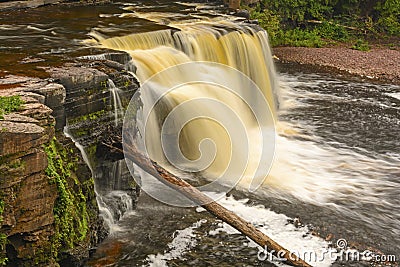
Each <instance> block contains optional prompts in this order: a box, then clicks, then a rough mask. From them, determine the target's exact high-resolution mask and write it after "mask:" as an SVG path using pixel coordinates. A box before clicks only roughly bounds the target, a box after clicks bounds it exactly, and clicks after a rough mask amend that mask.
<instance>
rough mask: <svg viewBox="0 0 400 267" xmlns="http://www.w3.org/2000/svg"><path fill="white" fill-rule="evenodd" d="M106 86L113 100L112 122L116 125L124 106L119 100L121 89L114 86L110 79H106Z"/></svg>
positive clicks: (121, 115)
mask: <svg viewBox="0 0 400 267" xmlns="http://www.w3.org/2000/svg"><path fill="white" fill-rule="evenodd" d="M107 83H108V88H109V90H110V93H111V98H112V101H113V106H114V122H115V126H118V119H119V118H122V117H123V115H124V108H123V106H122V102H121V97H120V94H121V89H119V88H118V87H116V86H115V84H114V82H113V81H112V80H111V79H108V81H107Z"/></svg>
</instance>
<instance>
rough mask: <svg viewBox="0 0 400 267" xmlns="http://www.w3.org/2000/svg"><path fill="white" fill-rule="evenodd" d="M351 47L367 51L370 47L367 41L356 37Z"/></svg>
mask: <svg viewBox="0 0 400 267" xmlns="http://www.w3.org/2000/svg"><path fill="white" fill-rule="evenodd" d="M351 48H352V49H355V50H359V51H369V50H370V49H371V47H370V46H369V44H368V42H367V41H365V40H363V39H358V40H357V42H356V43H355V44H354V45H353V46H352V47H351Z"/></svg>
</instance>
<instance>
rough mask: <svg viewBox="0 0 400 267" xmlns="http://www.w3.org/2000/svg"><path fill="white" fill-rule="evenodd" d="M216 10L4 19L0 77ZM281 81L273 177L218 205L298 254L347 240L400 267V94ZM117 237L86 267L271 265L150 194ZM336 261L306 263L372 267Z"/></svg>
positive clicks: (106, 8) (350, 83)
mask: <svg viewBox="0 0 400 267" xmlns="http://www.w3.org/2000/svg"><path fill="white" fill-rule="evenodd" d="M218 10H219V7H215V6H212V5H211V4H210V5H208V6H207V5H206V6H204V5H202V4H194V3H179V2H172V1H140V2H134V3H125V2H120V3H114V4H111V3H108V4H100V5H94V6H87V7H80V6H48V7H41V8H37V9H33V10H20V11H12V12H7V13H5V14H4V15H2V16H1V18H0V29H1V36H0V38H1V39H2V43H1V46H0V51H2V53H1V54H0V69H1V73H0V74H2V75H4V74H6V73H11V74H23V75H37V76H46V74H45V72H44V71H43V70H42V69H41V68H40V67H41V66H49V65H52V66H58V65H61V64H63V63H65V62H69V61H71V60H72V59H73V58H74V57H77V56H83V55H90V54H96V53H100V52H102V51H103V50H102V49H100V48H98V47H94V46H93V45H94V44H95V43H96V42H94V41H93V40H92V41H90V36H94V37H96V38H97V39H99V37H101V38H105V39H107V38H109V37H114V36H126V35H128V34H133V33H135V34H137V33H145V32H153V31H159V30H168V29H172V27H171V25H172V24H174V23H176V22H179V21H185V20H186V21H187V20H190V21H194V20H196V21H201V20H204V21H207V20H209V19H212V18H219V17H220V15H219V14H218ZM133 11H135V12H136V14H133ZM154 12H157V13H154ZM149 14H150V15H149ZM36 66H38V67H39V68H38V67H36ZM277 84H278V88H279V90H278V92H279V93H277V94H278V95H279V100H280V101H279V109H278V110H277V114H276V116H277V120H278V127H277V133H278V135H277V138H276V151H275V161H274V163H273V164H272V169H271V172H270V175H269V177H268V178H267V179H266V181H265V182H264V183H263V185H262V187H260V188H259V189H258V190H257V191H256V192H255V193H249V192H246V190H241V189H236V190H232V191H230V192H229V196H226V197H222V198H220V200H219V202H220V203H221V204H223V205H224V206H226V207H227V208H229V209H231V210H233V211H235V212H236V213H238V214H239V215H241V216H242V217H244V218H245V219H247V220H249V221H251V222H252V223H253V224H255V225H256V226H257V227H259V228H260V229H261V230H262V231H264V232H265V233H267V234H268V235H270V236H271V237H272V238H273V239H275V240H276V241H278V242H279V243H281V244H282V245H283V246H285V247H287V248H288V249H291V250H293V251H299V253H300V255H301V253H302V254H304V253H305V252H315V253H317V254H318V256H320V257H321V255H323V254H324V251H332V250H335V249H336V247H337V246H336V245H337V244H336V240H338V239H343V240H346V242H347V245H348V247H352V248H354V249H355V250H356V251H358V252H360V253H361V252H363V251H365V250H370V251H373V252H377V253H381V254H385V255H396V256H397V259H399V257H400V255H399V251H400V238H399V236H400V226H399V222H400V215H399V213H398V208H399V206H400V198H399V194H400V180H399V177H400V168H399V166H400V141H399V136H400V87H399V86H394V85H385V84H373V83H370V82H368V81H364V80H361V79H359V78H352V77H349V76H340V75H338V74H334V73H326V72H323V71H320V70H318V69H315V68H312V69H311V68H307V67H304V66H299V65H294V64H282V63H279V64H277ZM211 194H212V193H211ZM113 229H114V231H113V233H112V234H111V235H110V236H109V237H108V238H107V239H106V240H105V241H104V242H103V243H102V244H100V245H99V247H98V249H97V251H96V252H95V253H94V254H93V255H92V257H91V259H89V260H88V262H87V265H88V266H143V265H144V266H149V265H150V266H274V265H273V264H271V263H268V262H267V261H264V260H262V259H260V258H262V257H260V256H262V255H261V254H260V252H259V248H257V246H255V244H254V243H253V242H251V241H249V240H248V239H246V238H245V237H243V236H242V235H240V234H238V233H237V232H235V230H233V229H231V228H230V227H229V226H227V225H226V224H224V223H222V222H220V221H219V220H216V219H215V218H213V217H212V216H210V215H208V214H207V213H206V212H205V211H203V210H202V209H200V208H178V207H172V206H169V205H165V204H162V203H161V202H158V201H156V200H154V199H152V198H151V197H149V196H147V195H146V193H143V194H142V195H141V197H140V198H139V201H138V204H137V208H136V209H135V210H132V211H128V212H127V213H126V214H125V215H124V216H123V217H122V219H121V220H120V221H119V222H117V223H116V225H114V228H113ZM343 240H342V241H343ZM335 255H336V256H337V255H338V254H335ZM336 258H338V257H336ZM334 259H335V257H324V259H320V260H317V261H310V262H311V263H313V264H314V265H315V266H331V265H333V266H364V265H366V266H368V263H365V262H358V261H355V260H348V259H342V260H338V261H336V262H335V261H334ZM275 263H276V262H275ZM278 265H282V263H279V264H278Z"/></svg>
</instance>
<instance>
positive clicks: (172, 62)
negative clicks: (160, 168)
mask: <svg viewBox="0 0 400 267" xmlns="http://www.w3.org/2000/svg"><path fill="white" fill-rule="evenodd" d="M173 26H175V27H177V28H179V29H180V31H172V30H163V31H157V32H150V33H141V34H134V35H129V36H124V37H115V38H110V39H103V40H101V41H100V43H101V45H102V46H103V47H106V48H110V49H118V50H124V51H127V52H129V54H130V55H131V56H132V63H133V64H134V65H135V66H136V67H137V72H136V75H137V77H138V79H139V81H140V82H141V83H144V82H146V80H147V79H149V78H151V79H150V82H149V83H150V84H151V85H149V88H148V90H141V94H142V95H141V98H142V102H143V103H144V107H145V109H146V108H149V107H150V106H151V102H152V101H155V100H156V99H157V98H163V99H162V100H161V102H162V104H160V105H159V106H157V107H156V109H161V110H157V111H155V112H151V114H150V120H149V122H148V123H149V124H148V125H149V126H148V127H149V128H148V129H149V130H148V131H146V134H145V135H146V136H145V138H146V141H145V143H146V146H147V148H146V149H147V151H148V152H149V154H150V157H151V158H152V159H153V160H155V161H157V162H164V163H165V162H168V163H172V162H171V161H174V162H173V163H172V164H173V165H175V166H179V167H178V168H180V169H182V168H184V169H185V170H188V169H190V170H191V171H195V170H197V171H202V173H203V175H202V176H205V177H207V178H208V179H212V180H215V179H217V178H218V179H219V180H218V181H219V183H221V184H224V185H231V184H235V183H236V182H237V181H236V177H239V178H240V179H241V185H242V186H244V187H249V186H252V187H257V185H256V184H260V183H261V182H260V181H261V180H263V179H264V178H265V176H266V175H267V172H268V169H269V168H268V166H267V165H266V164H267V161H271V158H272V155H273V139H274V136H273V133H272V131H273V128H274V122H273V117H274V116H275V114H276V107H277V102H278V101H277V92H276V82H275V73H274V67H273V66H274V65H273V62H272V56H271V53H270V51H269V44H268V36H267V34H266V32H265V31H262V30H260V29H255V28H253V27H250V26H238V25H237V24H235V23H232V22H227V21H220V22H217V23H188V24H185V23H180V24H176V25H173ZM97 38H98V39H101V37H100V36H97ZM206 62H214V63H216V64H215V65H212V66H211V65H209V64H207V63H206ZM188 63H194V64H188ZM182 64H186V65H185V66H183V67H179V66H180V65H182ZM218 64H220V65H218ZM173 67H177V69H173ZM179 68H181V69H179ZM167 69H168V71H165V70H167ZM234 69H235V70H239V71H241V72H242V73H243V74H240V73H239V72H237V73H234V71H233V70H234ZM163 71H165V72H163ZM246 79H248V80H246ZM199 80H202V81H206V84H205V83H200V84H199V83H198V84H195V83H190V82H191V81H194V82H196V81H199ZM221 81H224V82H223V83H221ZM253 82H254V83H255V85H254V86H253V85H252V84H251V83H253ZM188 83H190V84H188ZM182 85H183V86H182ZM176 86H177V87H180V88H177V87H176ZM256 86H258V88H259V89H258V88H257V89H255V90H252V89H251V88H252V87H256ZM173 87H175V90H173V92H172V91H170V92H167V90H168V89H169V88H173ZM227 88H228V90H226V89H227ZM231 88H234V89H233V91H232V92H228V91H229V89H231ZM164 94H165V97H164ZM258 94H260V95H258ZM200 98H203V99H208V100H209V101H208V103H205V102H206V101H207V100H205V101H202V103H197V104H192V106H189V105H187V107H183V106H184V105H181V104H182V103H186V102H189V101H192V100H193V99H200ZM262 99H265V100H264V101H266V103H268V104H266V103H265V102H263V100H262ZM216 103H221V104H220V105H219V104H216ZM178 106H180V108H181V109H182V111H180V112H181V113H180V114H181V115H177V116H178V117H180V119H181V120H184V118H188V120H190V121H188V123H187V124H186V125H181V126H182V127H183V126H184V127H183V128H182V131H181V132H180V133H179V135H180V136H179V138H178V139H179V141H177V142H178V143H179V145H177V146H176V147H175V150H174V148H170V146H171V145H173V144H175V142H174V141H171V142H166V143H165V142H164V143H163V144H161V143H160V140H162V137H161V135H162V133H161V132H162V131H161V127H162V125H160V121H163V120H165V119H166V114H168V113H169V112H171V111H173V110H174V109H175V108H177V107H178ZM228 109H230V111H229V110H228ZM267 110H268V112H272V115H270V116H269V118H266V117H268V116H264V118H261V119H260V116H258V115H257V114H258V113H260V112H264V111H267ZM232 111H233V113H235V114H236V115H238V114H240V116H239V119H236V120H235V119H234V118H233V116H229V113H232ZM202 113H203V114H202ZM206 113H207V114H206ZM182 114H185V115H184V116H182ZM204 116H206V117H208V118H205V119H204ZM201 117H203V118H201ZM194 118H197V119H194ZM210 118H213V119H210ZM178 121H179V119H173V122H172V124H173V125H175V126H172V128H174V129H178V128H179V127H181V126H179V125H177V123H178ZM222 121H225V123H224V124H223V125H222V126H219V125H218V123H221V122H222ZM233 121H238V124H241V125H243V126H242V127H244V129H243V131H239V129H238V128H236V127H241V126H240V125H236V126H235V125H233V124H232V123H233ZM146 123H147V122H146ZM178 124H179V123H178ZM228 125H230V126H228ZM226 127H228V128H229V127H230V129H228V128H226ZM168 135H169V136H172V135H173V134H172V133H169V134H168V133H167V136H168ZM245 135H246V136H247V138H246V136H245ZM266 135H268V137H269V140H268V142H269V143H270V144H269V145H267V144H265V140H263V137H265V136H266ZM163 137H165V135H163ZM243 138H245V139H247V140H251V142H249V143H245V142H242V141H243ZM231 139H235V140H233V141H232V140H231ZM202 140H212V142H213V143H212V144H210V143H207V142H202ZM167 143H168V144H167ZM200 143H201V148H200V150H201V152H200V151H198V149H197V147H196V146H197V144H200ZM231 143H232V144H233V145H232V144H231ZM176 148H179V151H177V150H176ZM163 149H165V150H166V151H167V153H166V155H164V152H165V151H163ZM180 151H181V152H182V154H181V153H180ZM216 151H217V152H216ZM249 151H250V153H248V152H249ZM268 153H269V154H270V157H269V159H268V160H267V159H266V157H267V156H266V155H267V154H268ZM200 154H201V159H200ZM250 154H252V155H250ZM179 155H180V156H179ZM165 157H167V158H168V160H166V159H165ZM173 158H174V159H173ZM260 161H263V163H262V164H263V165H264V166H263V167H262V170H261V169H260V168H259V166H260V164H259V162H260ZM164 166H166V164H164ZM240 174H243V175H240ZM232 177H234V178H233V179H232ZM257 179H258V180H259V181H258V182H255V183H254V184H252V181H253V180H257Z"/></svg>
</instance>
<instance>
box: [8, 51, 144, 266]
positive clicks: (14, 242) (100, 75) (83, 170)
mask: <svg viewBox="0 0 400 267" xmlns="http://www.w3.org/2000/svg"><path fill="white" fill-rule="evenodd" d="M128 61H129V56H127V54H124V53H116V54H106V55H101V56H97V57H91V58H86V59H81V63H76V64H69V65H66V66H64V67H62V68H58V69H51V70H49V73H50V74H51V76H52V77H53V78H50V79H47V80H43V79H37V78H28V77H19V76H7V77H4V78H3V79H1V80H0V97H3V98H4V97H12V96H20V99H21V100H22V101H23V104H22V105H21V107H20V108H19V109H18V110H15V111H13V112H8V114H3V115H1V113H0V192H1V193H0V225H1V229H0V263H4V262H6V263H7V265H9V266H31V265H35V266H58V265H61V266H79V265H81V264H82V261H83V260H84V259H85V258H87V257H88V255H89V251H90V249H91V248H92V247H94V246H95V245H96V244H97V243H98V242H100V241H101V240H103V239H104V238H105V235H106V229H105V227H104V223H103V219H102V217H101V216H99V207H98V204H97V202H96V195H95V190H94V186H95V177H96V176H98V177H100V180H99V181H96V183H98V185H97V186H98V187H100V188H103V192H104V194H106V193H107V190H108V189H107V188H105V187H103V186H102V185H110V184H111V187H112V188H110V189H111V190H121V191H126V192H128V193H127V195H129V196H131V197H132V199H133V201H135V199H136V196H137V191H136V188H135V185H134V183H133V178H132V177H131V176H130V174H129V172H128V171H127V169H126V168H124V167H123V166H122V167H121V166H120V165H121V164H122V165H123V162H122V161H121V159H113V158H107V159H106V160H105V159H104V157H102V156H101V155H100V154H101V151H100V150H99V151H97V150H98V149H97V146H98V145H100V144H101V142H102V140H103V139H104V138H108V137H107V136H105V134H104V133H105V132H108V133H109V132H111V131H110V129H112V131H119V130H120V127H121V122H122V120H119V122H118V124H116V119H115V108H114V106H113V103H114V99H113V94H112V92H111V91H110V84H111V83H112V84H113V85H114V83H115V85H116V86H118V88H119V89H118V90H119V94H120V97H121V99H122V100H121V101H122V102H123V103H122V105H124V106H126V105H127V104H128V102H129V99H130V97H131V96H132V94H133V93H134V92H135V90H136V89H137V87H138V84H137V82H136V80H135V79H134V78H133V77H132V76H131V75H130V74H128V72H126V71H124V70H123V69H125V68H127V65H125V63H127V62H128ZM130 68H131V69H132V68H133V67H132V66H131V67H130ZM128 69H129V68H128ZM0 108H1V107H0ZM67 124H68V127H67V131H68V133H69V134H70V135H71V136H73V137H74V139H75V140H72V139H70V138H69V137H66V136H65V135H64V134H63V130H64V126H65V125H67ZM74 142H79V143H80V144H82V147H84V150H85V151H86V152H87V153H88V155H89V157H88V158H89V159H87V158H85V160H86V162H85V161H84V158H83V156H82V155H81V151H80V150H79V149H78V148H77V147H76V145H75V143H74ZM81 149H82V148H81ZM98 159H100V160H101V161H102V162H96V161H98ZM88 160H89V161H90V162H87V161H88ZM116 163H117V164H118V166H120V169H121V170H122V173H119V175H120V176H121V177H122V178H123V179H122V182H121V181H118V188H117V187H116V185H113V184H112V181H111V182H110V180H109V179H110V177H111V178H115V177H113V176H112V175H109V174H110V170H111V169H113V168H115V164H116ZM88 164H89V165H91V166H90V167H91V168H92V169H91V168H89V166H88ZM124 170H125V171H124ZM115 182H116V181H115ZM100 191H101V190H100ZM107 197H110V201H111V202H113V203H117V204H118V199H116V198H115V197H116V195H115V194H114V195H111V196H107V195H104V201H105V202H106V201H107V200H106V199H107ZM118 205H119V206H121V205H120V204H118ZM115 212H116V218H117V219H118V216H121V214H122V213H121V212H123V211H121V210H116V211H115Z"/></svg>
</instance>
